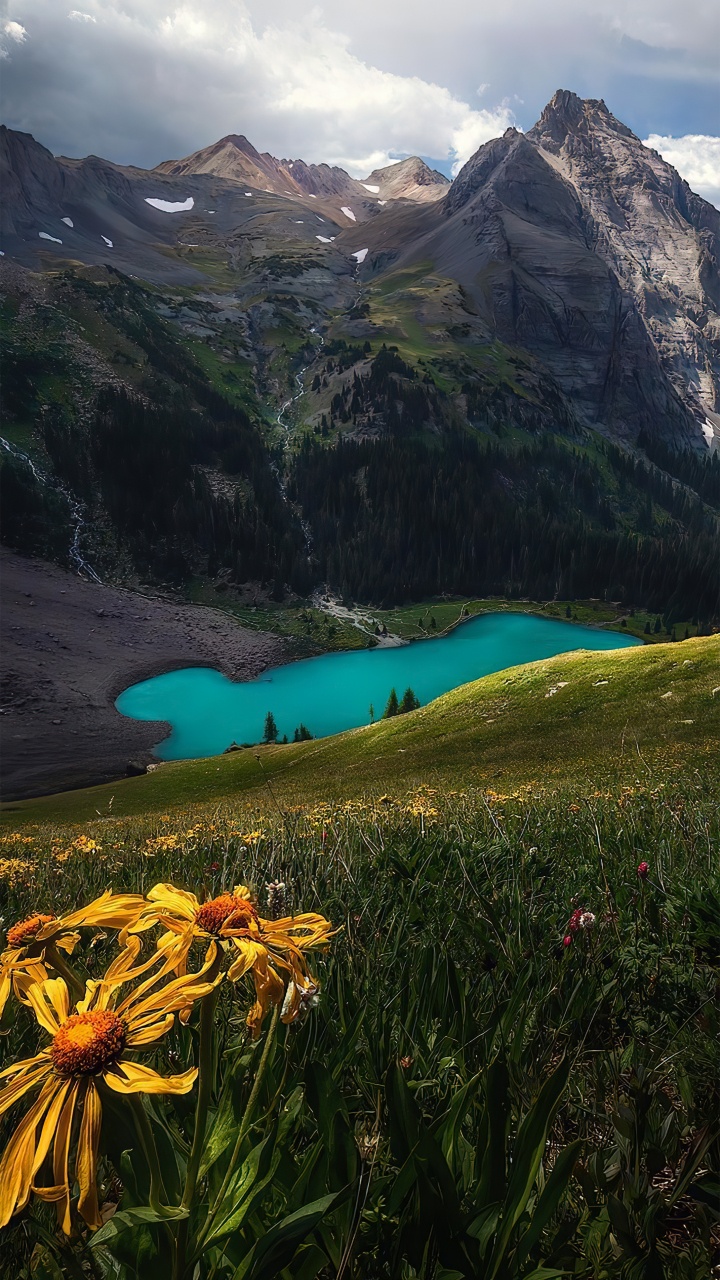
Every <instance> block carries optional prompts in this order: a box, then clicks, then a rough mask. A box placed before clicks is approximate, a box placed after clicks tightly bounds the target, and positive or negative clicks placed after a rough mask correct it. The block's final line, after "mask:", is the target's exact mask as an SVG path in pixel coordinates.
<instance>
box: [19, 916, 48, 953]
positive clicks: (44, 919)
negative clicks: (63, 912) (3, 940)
mask: <svg viewBox="0 0 720 1280" xmlns="http://www.w3.org/2000/svg"><path fill="white" fill-rule="evenodd" d="M56 918H57V917H56V916H53V915H50V916H40V915H38V916H28V918H27V920H21V921H20V922H19V924H14V925H13V926H12V928H11V929H8V932H7V945H8V946H9V947H26V946H27V945H28V943H29V942H32V941H33V939H34V938H35V937H36V936H37V934H38V933H39V932H40V930H41V929H42V927H43V925H46V924H50V921H51V920H55V919H56Z"/></svg>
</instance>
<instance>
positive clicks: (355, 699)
mask: <svg viewBox="0 0 720 1280" xmlns="http://www.w3.org/2000/svg"><path fill="white" fill-rule="evenodd" d="M641 643H642V642H641V641H640V640H636V639H634V638H633V637H630V636H623V635H620V634H619V633H618V632H617V631H596V630H595V629H593V628H591V627H580V626H577V625H576V624H574V623H569V622H556V621H554V620H551V619H547V618H537V617H534V616H533V615H532V614H524V613H491V614H483V615H482V616H480V617H477V618H470V619H468V621H467V622H463V623H461V624H460V625H459V626H457V627H456V628H455V629H454V630H453V631H451V632H450V633H449V635H447V636H442V637H440V638H438V639H436V640H418V641H414V642H412V643H411V644H407V645H402V646H401V647H398V648H387V649H361V650H352V651H349V652H347V653H330V654H325V655H323V656H322V657H319V658H307V659H305V660H304V661H301V662H291V663H288V665H287V666H284V667H275V668H274V669H272V670H269V671H265V672H263V674H262V675H261V676H258V677H257V679H255V680H249V681H243V682H238V683H236V682H234V681H232V680H228V679H227V677H226V676H224V675H221V673H220V672H219V671H214V670H212V669H209V668H207V667H188V668H185V669H183V670H182V671H170V672H168V673H167V674H166V675H162V676H154V677H153V678H152V679H151V680H143V681H142V682H141V683H140V684H135V685H131V686H130V688H129V689H125V691H124V692H123V693H121V694H120V697H119V698H118V699H117V700H116V702H115V706H116V707H117V709H118V711H120V712H121V713H122V715H124V716H128V717H130V718H131V719H135V720H165V721H167V722H168V723H169V724H170V725H171V726H172V728H171V733H170V735H169V736H168V737H167V738H165V739H164V740H163V741H162V742H161V743H159V744H158V746H157V747H155V748H154V751H155V755H156V756H158V757H159V759H161V760H196V759H199V758H201V757H203V756H214V755H219V754H220V753H221V752H222V751H224V750H225V748H226V747H227V746H229V745H230V743H231V742H237V743H240V744H242V743H256V742H260V741H261V739H262V736H263V728H264V723H265V716H266V715H267V712H268V711H272V713H273V715H274V717H275V721H276V723H277V726H278V731H279V736H280V738H282V736H283V734H287V736H288V738H289V739H290V741H291V742H292V738H293V733H294V731H295V729H296V727H297V726H298V725H300V724H301V723H302V724H304V725H306V726H307V728H308V729H309V730H310V733H311V734H312V735H313V737H316V738H324V737H327V735H328V734H331V733H341V732H342V731H343V730H344V729H355V728H357V727H358V726H359V725H364V724H368V723H369V720H370V711H369V708H370V704H371V703H372V704H373V706H374V709H375V719H376V720H377V719H379V718H380V717H381V716H382V713H383V710H384V708H385V703H386V701H387V698H388V694H389V693H390V690H391V689H392V688H393V687H394V688H395V689H396V690H397V694H398V697H399V698H401V697H402V695H403V692H404V691H405V689H406V688H407V687H408V685H409V686H411V688H412V689H413V690H414V692H415V693H416V695H417V697H418V698H419V699H420V702H421V703H422V704H423V706H425V705H426V704H427V703H428V702H431V701H432V700H433V698H438V697H439V696H440V694H442V693H447V692H448V691H449V690H450V689H455V688H457V686H458V685H461V684H467V682H468V681H469V680H477V679H478V678H479V677H480V676H485V675H489V674H490V673H491V672H493V671H502V670H503V669H504V668H505V667H513V666H515V665H516V664H518V663H522V662H534V661H536V660H537V659H539V658H552V657H554V655H555V654H557V653H567V652H569V651H570V650H572V649H595V650H607V649H624V648H627V647H628V646H629V645H635V644H641Z"/></svg>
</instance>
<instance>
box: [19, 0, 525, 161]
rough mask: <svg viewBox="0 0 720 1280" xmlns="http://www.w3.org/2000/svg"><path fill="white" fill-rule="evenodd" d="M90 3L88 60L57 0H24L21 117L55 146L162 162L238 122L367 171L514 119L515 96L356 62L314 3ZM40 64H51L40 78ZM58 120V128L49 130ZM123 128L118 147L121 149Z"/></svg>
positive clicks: (467, 143) (458, 149)
mask: <svg viewBox="0 0 720 1280" xmlns="http://www.w3.org/2000/svg"><path fill="white" fill-rule="evenodd" d="M93 7H94V9H95V11H96V12H97V13H98V15H99V16H101V17H102V21H101V22H99V23H98V24H97V26H96V29H95V31H93V33H92V40H93V44H92V60H88V50H87V46H85V43H84V38H83V36H82V35H81V32H80V30H78V31H77V32H76V33H75V34H76V38H77V42H76V44H75V45H74V46H73V48H72V51H71V48H70V45H69V42H68V39H67V37H66V36H63V34H62V31H61V30H60V26H59V19H60V14H59V13H58V11H57V0H16V8H17V10H19V11H20V12H21V13H22V11H23V10H25V11H27V12H28V13H30V12H31V11H32V14H33V18H34V19H35V20H36V22H37V29H38V34H37V39H36V33H35V27H34V28H33V36H34V46H35V47H36V65H35V68H34V71H35V75H36V76H37V83H36V86H32V85H31V84H28V83H27V81H26V82H25V86H24V94H25V96H24V100H23V113H22V115H20V114H19V113H18V116H16V119H17V120H18V124H17V127H25V128H27V127H30V129H31V131H33V129H34V130H35V131H37V132H38V134H39V135H40V140H41V141H44V142H45V144H46V145H50V146H51V147H53V148H55V149H62V150H66V149H68V147H69V148H70V149H71V150H72V151H73V153H74V154H78V153H79V152H82V151H86V150H92V151H94V152H97V153H100V154H105V155H107V156H109V158H111V159H117V160H120V161H127V160H133V161H134V162H136V163H141V164H142V163H145V164H147V163H150V164H155V163H157V162H158V161H160V160H161V159H167V158H169V157H172V156H177V155H182V154H187V153H188V152H189V151H191V150H194V149H196V148H197V147H200V146H204V145H207V144H208V143H210V142H212V141H215V140H216V139H217V138H219V137H221V136H223V135H224V134H227V133H231V132H238V133H239V132H242V133H246V134H247V135H248V136H249V137H250V138H251V140H252V141H253V142H254V143H255V145H256V146H258V147H259V148H260V149H262V150H270V151H273V152H274V153H275V154H279V155H285V156H288V155H292V156H302V157H303V159H305V160H308V161H321V160H323V161H326V162H327V163H329V164H339V165H341V166H342V167H343V168H346V169H348V170H349V171H350V172H351V173H352V174H353V176H356V177H364V176H365V175H366V174H367V173H368V172H370V170H372V169H374V168H377V167H378V166H381V165H385V164H388V163H390V162H391V161H392V160H393V159H398V158H402V157H404V156H406V155H411V154H422V155H425V156H433V157H436V158H437V159H444V158H448V159H449V160H454V161H457V162H459V163H463V162H464V161H465V160H466V159H468V158H469V156H470V155H471V154H472V152H473V151H474V150H476V148H477V147H478V146H479V145H480V143H481V142H484V141H487V139H489V138H491V137H494V136H496V135H497V134H499V133H502V132H503V131H504V129H505V128H507V126H508V124H509V123H511V122H512V118H513V117H512V112H511V110H510V108H509V107H508V105H507V104H506V103H503V104H501V105H500V106H498V107H496V108H494V109H493V108H492V107H490V106H488V107H487V108H479V107H477V108H476V107H473V106H470V105H468V103H467V102H465V101H463V100H462V98H461V97H459V96H457V95H456V94H454V93H452V92H451V91H450V90H449V89H447V88H445V87H444V86H442V85H440V84H437V83H434V82H433V81H432V80H428V79H422V78H421V77H419V76H415V75H402V74H398V73H396V72H395V71H391V70H384V69H381V68H380V67H378V66H377V65H373V62H372V61H371V60H364V59H362V58H359V57H358V56H357V55H356V54H355V53H354V52H353V51H352V50H351V47H350V39H349V37H348V36H347V35H345V34H343V33H342V32H339V31H336V30H333V29H331V27H330V26H329V25H328V22H327V21H326V19H325V17H324V16H323V13H322V12H321V10H319V9H314V10H312V11H311V12H310V13H306V14H304V15H303V16H302V18H300V19H298V18H297V16H295V17H291V16H290V17H287V18H285V17H284V15H283V20H282V21H281V22H278V23H276V24H275V25H272V24H270V25H263V21H262V18H260V17H259V16H258V17H257V18H255V19H253V16H252V15H251V11H250V7H249V5H248V3H241V2H238V3H232V4H229V3H227V0H207V3H206V4H204V5H203V6H202V7H201V6H200V5H199V4H197V3H195V2H194V0H185V3H183V2H182V0H180V3H177V4H175V5H174V6H173V7H172V8H170V7H169V6H168V5H167V3H166V0H96V4H95V5H94V6H93ZM70 16H71V17H72V18H73V19H74V21H75V22H76V24H77V27H78V28H82V27H83V26H87V27H89V26H90V23H88V22H87V21H86V19H87V18H88V17H91V15H85V14H84V12H83V11H80V10H73V11H72V14H71V15H70ZM67 17H68V14H67V11H65V13H64V14H63V18H62V20H63V22H64V23H66V22H67ZM91 21H92V19H91ZM41 32H42V35H40V33H41ZM40 39H42V49H40V48H39V47H38V46H37V41H39V40H40ZM59 51H60V53H59ZM60 54H61V56H60ZM43 60H44V62H45V64H46V65H47V66H48V67H49V68H52V71H51V74H50V75H48V76H45V77H43V76H42V70H41V64H42V61H43ZM18 76H19V69H18ZM34 88H35V91H36V93H37V94H38V95H39V98H40V99H41V101H42V106H39V105H38V104H37V102H36V101H34V100H33V89H34ZM91 103H92V109H90V104H91ZM34 114H37V117H38V119H39V120H40V121H41V123H42V124H44V125H45V128H44V129H43V128H41V127H39V126H38V125H37V124H34V121H33V119H32V117H33V115H34ZM141 116H142V124H141V123H140V119H141ZM88 117H92V119H93V121H94V123H93V125H92V126H91V127H92V129H93V132H92V133H90V129H89V127H88ZM20 120H21V121H22V125H21V124H20ZM50 120H55V121H57V124H54V126H53V127H54V128H55V129H56V130H58V132H59V131H62V137H61V138H58V137H52V136H50V137H49V136H48V131H47V122H49V121H50ZM120 130H122V132H123V134H124V135H125V146H124V147H123V149H122V151H121V152H120V149H119V148H118V147H117V146H113V145H112V140H113V138H114V137H115V138H116V137H117V134H118V132H119V131H120ZM73 135H75V137H73ZM158 139H160V140H159V141H158ZM163 139H164V140H163ZM130 143H132V146H133V150H132V151H131V150H130ZM151 145H154V146H155V147H157V148H158V149H157V151H155V153H154V154H148V150H149V147H150V146H151ZM161 147H162V150H160V148H161Z"/></svg>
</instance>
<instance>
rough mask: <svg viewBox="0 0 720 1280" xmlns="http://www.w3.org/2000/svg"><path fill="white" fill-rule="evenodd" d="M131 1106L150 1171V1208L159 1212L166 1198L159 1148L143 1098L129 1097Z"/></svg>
mask: <svg viewBox="0 0 720 1280" xmlns="http://www.w3.org/2000/svg"><path fill="white" fill-rule="evenodd" d="M128 1096H129V1100H130V1106H131V1107H132V1113H133V1119H134V1121H135V1128H136V1129H137V1134H138V1137H139V1139H140V1146H141V1147H142V1149H143V1155H144V1156H145V1159H146V1160H147V1164H148V1168H149V1170H150V1208H151V1209H155V1210H156V1211H158V1210H159V1209H160V1208H161V1207H162V1200H163V1198H164V1196H165V1187H164V1186H163V1177H162V1172H161V1169H160V1160H159V1158H158V1153H157V1147H156V1146H155V1139H154V1137H153V1132H152V1129H151V1128H150V1121H149V1120H148V1118H147V1112H146V1111H145V1108H144V1106H143V1103H142V1098H141V1097H140V1095H139V1094H137V1093H131V1094H129V1095H128Z"/></svg>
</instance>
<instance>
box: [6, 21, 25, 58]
mask: <svg viewBox="0 0 720 1280" xmlns="http://www.w3.org/2000/svg"><path fill="white" fill-rule="evenodd" d="M26 39H27V31H26V30H25V28H24V27H21V26H20V23H19V22H11V21H9V19H5V20H0V61H4V60H6V59H9V57H10V51H11V48H12V46H13V45H14V44H15V45H18V44H22V43H23V41H24V40H26Z"/></svg>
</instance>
